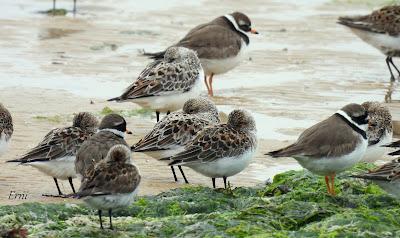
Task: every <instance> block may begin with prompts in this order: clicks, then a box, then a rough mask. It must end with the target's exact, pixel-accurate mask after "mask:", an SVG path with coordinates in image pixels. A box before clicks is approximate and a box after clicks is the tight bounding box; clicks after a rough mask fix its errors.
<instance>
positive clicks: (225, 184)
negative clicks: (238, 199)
mask: <svg viewBox="0 0 400 238" xmlns="http://www.w3.org/2000/svg"><path fill="white" fill-rule="evenodd" d="M222 178H223V179H224V186H225V189H226V177H225V176H224V177H222Z"/></svg>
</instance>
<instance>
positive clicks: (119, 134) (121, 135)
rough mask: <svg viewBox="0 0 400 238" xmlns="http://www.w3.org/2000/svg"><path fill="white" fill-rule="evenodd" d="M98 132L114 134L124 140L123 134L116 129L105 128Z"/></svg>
mask: <svg viewBox="0 0 400 238" xmlns="http://www.w3.org/2000/svg"><path fill="white" fill-rule="evenodd" d="M99 131H109V132H112V133H114V134H115V135H117V136H120V137H122V138H125V133H124V132H122V131H119V130H116V129H110V128H105V129H101V130H99Z"/></svg>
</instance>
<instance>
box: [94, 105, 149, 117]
mask: <svg viewBox="0 0 400 238" xmlns="http://www.w3.org/2000/svg"><path fill="white" fill-rule="evenodd" d="M111 113H116V114H119V115H121V116H124V117H135V116H141V117H151V116H152V115H153V113H154V112H153V111H152V110H150V109H146V108H139V109H133V110H117V109H112V108H110V107H107V106H106V107H104V108H103V109H102V110H101V111H100V115H103V116H105V115H108V114H111Z"/></svg>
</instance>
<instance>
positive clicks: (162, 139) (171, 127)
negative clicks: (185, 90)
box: [132, 98, 219, 152]
mask: <svg viewBox="0 0 400 238" xmlns="http://www.w3.org/2000/svg"><path fill="white" fill-rule="evenodd" d="M216 123H219V118H218V110H217V108H216V107H215V105H214V103H213V102H212V101H210V100H208V99H206V98H196V99H190V100H188V101H187V102H186V103H185V104H184V106H183V111H181V112H175V113H172V114H170V115H168V116H166V117H164V118H163V119H162V120H161V121H159V122H158V123H157V124H156V125H155V126H154V128H153V130H152V131H151V132H150V133H149V134H147V135H146V136H145V137H144V138H143V139H141V140H140V141H139V142H138V143H136V144H135V145H134V146H132V149H133V151H136V152H144V151H156V150H169V149H174V148H176V147H178V146H185V145H186V144H187V143H188V142H189V141H191V140H192V139H193V138H194V136H195V135H196V134H197V133H198V132H199V131H201V130H202V129H204V127H206V126H208V125H211V124H216Z"/></svg>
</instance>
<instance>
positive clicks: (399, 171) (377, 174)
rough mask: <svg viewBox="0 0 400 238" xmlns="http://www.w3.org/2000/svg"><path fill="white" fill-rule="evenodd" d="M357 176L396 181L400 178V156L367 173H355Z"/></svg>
mask: <svg viewBox="0 0 400 238" xmlns="http://www.w3.org/2000/svg"><path fill="white" fill-rule="evenodd" d="M353 177H356V178H363V179H370V180H381V181H387V182H394V181H399V180H400V158H397V159H394V160H392V161H390V162H389V163H386V164H384V165H382V166H380V167H378V168H377V169H374V170H371V171H369V172H367V173H365V174H360V175H353Z"/></svg>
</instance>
